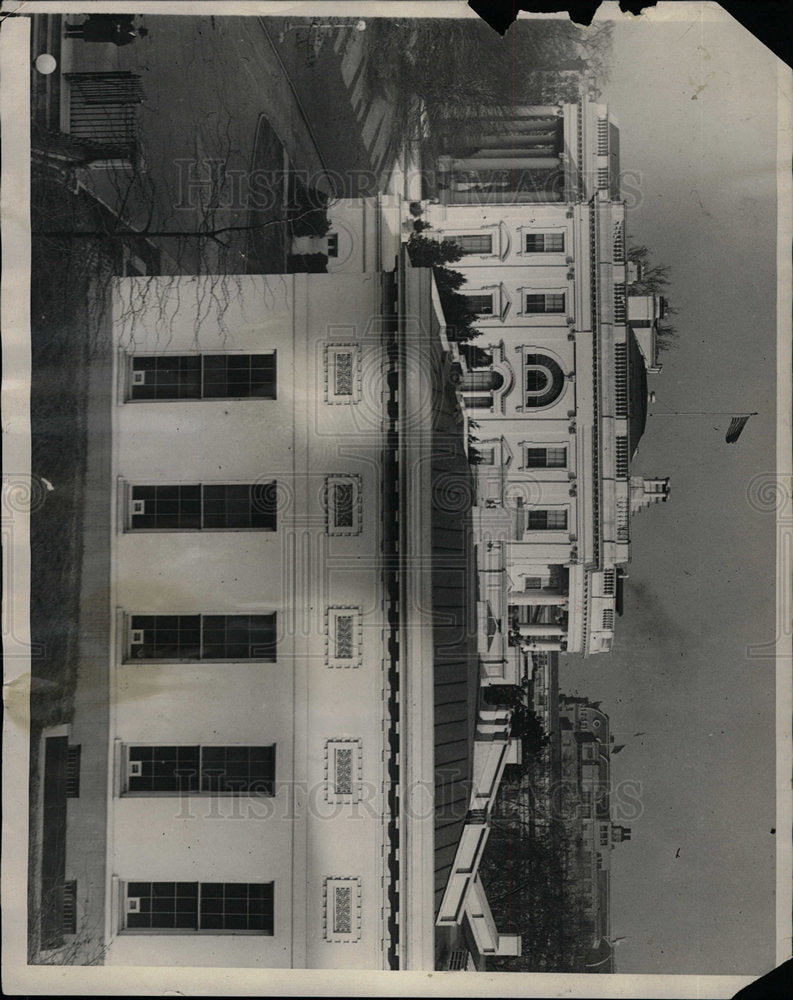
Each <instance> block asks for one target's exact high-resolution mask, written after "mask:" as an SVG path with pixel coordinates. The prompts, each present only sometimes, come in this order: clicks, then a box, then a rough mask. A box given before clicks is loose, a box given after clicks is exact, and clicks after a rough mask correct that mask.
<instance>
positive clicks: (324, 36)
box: [262, 18, 405, 195]
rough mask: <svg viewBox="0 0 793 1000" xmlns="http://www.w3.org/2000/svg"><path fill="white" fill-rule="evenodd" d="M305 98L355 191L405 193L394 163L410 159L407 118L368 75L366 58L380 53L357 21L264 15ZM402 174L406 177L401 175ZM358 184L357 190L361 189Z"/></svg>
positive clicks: (329, 161)
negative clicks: (327, 23)
mask: <svg viewBox="0 0 793 1000" xmlns="http://www.w3.org/2000/svg"><path fill="white" fill-rule="evenodd" d="M262 21H263V23H264V24H265V27H266V30H267V32H268V33H269V35H270V37H271V39H272V40H273V44H274V46H275V47H276V49H277V51H278V54H279V56H280V57H281V59H282V61H283V64H284V66H285V67H286V70H287V73H288V74H289V78H290V80H291V81H292V83H293V85H294V87H295V91H296V93H297V95H298V97H299V99H300V103H301V104H302V106H303V107H304V108H305V110H306V114H307V116H308V118H309V120H310V121H311V124H312V128H313V130H314V134H315V136H316V139H317V144H318V146H319V148H320V150H321V151H322V155H323V158H324V159H325V161H326V165H327V167H328V169H329V170H330V171H332V172H335V173H337V174H339V175H341V177H342V178H344V181H345V190H346V192H347V193H348V194H350V195H355V194H373V193H375V192H376V191H380V192H389V193H399V194H400V195H404V194H405V191H404V190H403V189H402V188H401V187H400V189H399V191H396V190H395V189H394V186H393V177H394V172H395V169H398V168H399V167H400V166H401V164H402V160H403V135H404V129H403V123H401V122H399V121H397V120H396V118H395V115H394V102H393V100H391V99H390V95H388V94H380V93H375V92H373V91H372V90H371V88H370V87H369V85H368V82H367V72H366V68H367V63H368V61H369V60H370V59H373V58H376V57H377V54H376V53H373V52H372V51H371V48H370V46H369V45H368V44H367V32H366V30H363V31H360V30H358V29H357V28H356V26H355V22H353V21H352V19H351V20H350V23H349V24H347V25H343V26H341V27H335V26H334V27H332V28H324V29H323V28H322V27H319V28H315V29H311V28H310V27H309V22H308V20H307V19H303V20H302V21H300V20H297V19H292V20H291V21H290V19H288V18H263V19H262ZM401 176H402V175H401V173H400V177H401ZM356 188H357V190H356Z"/></svg>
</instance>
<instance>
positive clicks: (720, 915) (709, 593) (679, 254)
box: [560, 4, 777, 975]
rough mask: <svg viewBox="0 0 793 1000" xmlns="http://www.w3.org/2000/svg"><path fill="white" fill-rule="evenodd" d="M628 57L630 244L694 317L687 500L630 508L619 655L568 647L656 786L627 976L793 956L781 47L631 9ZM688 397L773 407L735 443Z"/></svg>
mask: <svg viewBox="0 0 793 1000" xmlns="http://www.w3.org/2000/svg"><path fill="white" fill-rule="evenodd" d="M674 6H676V7H677V6H678V5H677V4H675V5H674ZM691 6H692V7H693V6H694V5H691ZM614 56H615V65H614V69H613V71H612V75H611V79H610V82H609V83H608V84H607V85H606V87H605V88H604V99H605V100H607V101H608V103H609V105H610V107H611V109H612V111H613V112H614V113H615V114H616V116H617V118H618V120H619V123H620V145H621V159H622V164H621V166H622V169H623V171H631V172H632V173H633V174H634V175H635V176H634V179H633V180H632V181H631V188H632V193H630V194H629V195H628V196H629V198H630V199H631V201H629V216H628V220H629V221H628V228H629V231H630V234H631V241H632V242H633V243H635V244H646V245H647V246H648V247H649V249H650V252H651V256H652V258H653V259H654V260H655V261H656V262H659V263H666V264H670V265H671V268H672V271H671V284H670V287H669V299H670V301H671V303H672V304H673V305H674V306H675V307H676V308H677V310H678V315H677V316H675V317H674V322H675V325H676V326H677V329H678V332H679V339H678V341H677V344H676V346H675V347H674V348H673V349H672V350H671V351H667V352H665V353H664V354H663V355H662V361H663V365H664V368H663V372H662V373H661V374H660V375H656V376H649V388H650V389H651V390H655V392H656V394H657V400H656V402H655V403H654V404H651V405H650V416H649V417H648V421H647V430H646V433H645V436H644V438H643V439H642V441H641V444H640V447H639V452H638V454H637V455H636V458H635V459H634V465H633V469H632V472H633V473H637V472H638V473H641V474H644V475H648V476H670V477H671V497H670V499H669V501H668V503H667V504H665V505H663V506H661V505H657V506H655V507H654V508H651V509H649V510H646V511H643V512H642V513H641V514H639V515H638V516H637V518H636V519H635V520H634V522H633V527H632V537H631V541H632V561H631V564H630V566H629V568H628V572H629V574H630V577H629V579H628V580H627V581H626V585H625V600H624V609H625V610H624V617H622V618H621V619H618V622H617V630H616V641H615V644H614V649H613V652H612V654H610V655H609V654H605V655H603V654H601V655H598V656H592V657H588V658H586V659H584V658H583V657H572V656H570V657H566V658H563V659H562V666H561V670H560V686H561V688H562V690H563V691H566V692H573V691H576V690H577V691H578V692H580V693H581V694H586V695H588V696H590V697H592V698H594V699H598V698H601V699H603V708H604V710H605V711H607V712H608V713H609V715H610V717H611V727H612V732H613V733H615V734H616V738H617V740H616V741H617V743H621V742H625V743H626V747H625V749H624V750H622V751H621V752H620V753H619V754H618V755H616V756H615V757H614V762H613V768H612V779H613V782H614V783H615V785H616V786H618V787H619V785H620V783H622V782H640V783H641V788H642V792H641V796H640V799H641V813H640V815H639V816H638V817H636V818H633V817H627V818H626V820H625V821H626V822H627V825H629V826H631V827H632V830H633V834H632V840H631V842H630V843H626V844H622V845H618V846H617V847H616V848H615V850H614V852H613V855H612V870H613V874H612V880H611V881H612V888H611V892H612V912H611V930H612V936H613V937H619V936H624V938H625V939H624V940H623V941H621V942H620V943H619V945H618V947H617V950H616V953H615V957H616V969H617V971H618V972H637V973H653V972H676V973H699V974H714V973H719V974H736V975H759V974H761V973H764V972H766V971H768V970H769V969H771V968H773V966H774V965H775V964H776V960H775V930H774V927H775V925H774V882H775V834H774V833H773V832H772V831H773V828H774V827H775V791H774V785H775V780H774V767H775V744H774V670H775V661H774V660H773V659H769V658H761V657H757V656H753V655H749V654H748V653H747V648H748V647H749V646H752V645H757V644H762V643H765V642H769V641H771V640H773V638H774V632H775V628H774V579H775V522H774V516H773V514H772V513H768V512H764V511H762V510H758V509H757V508H758V502H757V500H756V493H757V481H756V480H755V477H756V476H760V475H763V474H764V473H766V474H773V472H774V469H775V432H776V412H775V386H776V311H775V310H776V283H775V270H776V212H777V209H776V181H775V174H774V170H775V160H776V136H777V99H776V93H777V60H776V59H775V57H774V56H773V55H772V54H771V53H770V52H768V50H766V49H765V48H763V47H762V46H761V45H760V43H758V42H756V41H755V40H754V39H753V38H752V37H751V36H750V35H748V34H747V33H746V32H744V30H743V29H742V28H741V26H740V25H739V24H738V23H737V22H734V21H730V20H728V19H725V20H724V21H722V22H721V23H677V24H658V23H656V24H649V23H647V22H646V20H645V19H644V18H638V19H634V18H628V17H626V18H625V19H624V20H623V21H622V23H619V22H618V23H617V25H616V27H615V45H614ZM637 177H638V183H637V180H636V178H637ZM633 189H635V191H634V190H633ZM671 410H676V411H684V410H714V411H723V410H726V411H729V410H734V412H736V413H739V412H743V411H752V410H758V411H760V413H759V415H758V416H756V417H753V418H752V419H751V420H750V421H749V423H748V425H747V427H746V429H745V430H744V432H743V434H742V436H741V438H740V441H739V442H737V443H736V444H732V445H727V444H725V442H724V435H725V431H726V426H727V424H728V423H729V417H726V418H725V417H713V418H711V417H707V416H706V417H683V416H678V417H671V416H670V417H664V416H662V415H661V411H671ZM753 481H754V485H752V484H753ZM753 497H755V499H754V501H753V500H752V498H753ZM759 506H762V504H760V505H759ZM638 732H642V733H645V735H643V736H638V737H634V736H633V734H634V733H638Z"/></svg>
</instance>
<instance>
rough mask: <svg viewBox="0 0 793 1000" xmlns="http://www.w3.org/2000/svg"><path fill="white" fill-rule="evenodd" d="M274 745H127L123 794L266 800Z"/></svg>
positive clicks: (270, 787) (271, 787)
mask: <svg viewBox="0 0 793 1000" xmlns="http://www.w3.org/2000/svg"><path fill="white" fill-rule="evenodd" d="M274 783H275V746H130V747H128V748H127V768H126V782H125V786H124V787H125V790H126V791H127V792H133V793H142V794H153V793H160V794H171V795H178V794H183V795H218V794H224V795H272V794H273V792H274Z"/></svg>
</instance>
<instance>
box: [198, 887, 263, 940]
mask: <svg viewBox="0 0 793 1000" xmlns="http://www.w3.org/2000/svg"><path fill="white" fill-rule="evenodd" d="M272 888H273V887H272V883H267V884H258V883H247V882H225V883H219V882H215V883H204V884H202V886H201V930H241V931H259V932H260V933H264V934H272V932H273V892H272Z"/></svg>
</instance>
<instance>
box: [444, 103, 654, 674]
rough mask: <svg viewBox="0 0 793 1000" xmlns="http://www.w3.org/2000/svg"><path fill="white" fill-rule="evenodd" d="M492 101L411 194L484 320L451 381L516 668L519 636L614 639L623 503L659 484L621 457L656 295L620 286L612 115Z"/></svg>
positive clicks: (550, 641)
mask: <svg viewBox="0 0 793 1000" xmlns="http://www.w3.org/2000/svg"><path fill="white" fill-rule="evenodd" d="M505 114H506V117H505V118H504V119H503V121H500V122H497V123H496V124H495V125H494V124H492V121H491V124H490V129H491V132H492V133H493V134H490V135H485V136H483V137H482V138H481V144H482V145H481V147H480V148H478V149H474V150H472V149H470V148H469V149H468V150H467V151H466V152H465V154H464V155H463V156H455V157H452V156H449V157H445V158H441V162H440V165H439V166H440V177H441V182H440V184H441V186H440V187H439V199H438V200H437V203H428V204H427V205H426V220H427V221H428V222H429V223H430V225H431V227H432V229H431V230H430V233H431V234H432V235H433V236H435V237H437V238H438V239H448V240H453V241H454V242H456V243H458V244H459V245H460V246H461V247H462V249H463V254H464V256H463V257H462V259H461V260H460V261H459V262H457V263H455V264H454V265H452V266H453V267H454V268H455V269H458V270H459V271H461V272H462V273H463V274H464V275H465V278H466V284H465V285H464V286H463V288H462V289H461V291H462V293H463V294H465V295H466V296H468V297H469V299H470V303H471V309H472V311H473V312H476V313H477V314H478V318H477V323H476V325H477V327H478V328H479V329H480V330H481V331H482V336H481V337H479V338H478V339H477V340H476V341H475V342H474V343H475V345H476V347H475V348H473V350H469V349H467V348H465V349H463V351H462V352H461V370H462V376H461V378H462V381H461V385H460V388H461V391H462V394H463V398H464V400H465V404H466V408H467V411H468V415H469V417H470V419H471V420H472V421H473V422H474V430H473V434H474V436H475V437H476V438H477V441H476V442H475V449H476V453H477V454H478V458H479V462H480V464H479V466H478V484H479V485H478V502H479V511H478V531H479V539H480V547H481V549H482V551H481V554H480V561H479V564H480V567H482V566H486V567H487V570H488V572H489V573H490V576H489V578H488V583H487V594H488V597H487V601H488V602H489V605H490V612H489V616H490V618H492V619H493V620H495V621H496V622H500V623H501V626H500V646H498V645H494V644H493V642H491V643H490V649H491V650H492V651H493V653H494V655H493V656H492V657H491V660H492V666H491V667H489V668H488V669H489V676H490V678H491V682H499V681H500V682H502V683H503V682H504V681H505V680H514V679H515V678H517V677H519V676H520V671H521V666H520V663H519V662H518V658H519V653H518V648H521V649H522V650H523V651H524V652H525V651H532V650H534V651H550V650H561V651H565V650H566V651H568V652H582V653H584V654H585V655H586V654H590V653H597V652H603V651H607V650H609V649H610V648H611V643H612V638H613V633H614V618H615V598H616V592H617V584H618V577H619V571H620V568H621V567H623V566H624V565H625V564H626V563H627V562H628V561H629V558H630V550H629V542H630V523H631V513H632V510H635V509H636V506H637V503H638V502H639V494H641V495H642V501H641V502H642V505H644V503H645V501H646V499H647V497H648V495H649V493H651V494H652V499H653V500H665V499H666V498H667V496H668V492H669V490H668V480H657V479H656V480H653V486H652V487H648V489H647V490H645V489H643V488H642V487H641V485H640V484H637V483H636V482H635V481H632V479H631V474H630V473H631V460H632V458H633V456H634V455H635V453H636V449H637V447H638V444H639V439H640V437H641V435H642V432H643V430H644V424H645V420H646V412H647V373H648V371H649V372H653V373H657V372H659V371H660V365H659V364H658V361H657V343H656V336H655V334H656V332H657V321H658V318H659V316H660V315H661V308H662V302H659V301H658V300H657V299H655V298H654V297H642V298H641V299H634V298H632V297H630V296H629V295H628V287H629V283H630V280H631V279H632V278H633V273H632V272H631V273H629V265H628V261H627V254H626V205H625V202H624V201H622V200H620V188H619V184H620V176H619V128H618V124H617V122H616V120H615V119H614V117H613V116H612V115H611V114H610V112H609V111H608V108H607V107H606V106H605V105H596V104H592V103H588V102H583V101H582V102H580V103H579V104H570V105H564V106H559V107H555V106H548V107H526V108H512V109H510V110H509V112H508V113H505ZM648 491H649V492H648ZM499 569H500V570H501V571H502V578H501V582H500V584H499V583H498V582H496V577H495V576H493V574H494V572H496V571H497V570H499ZM487 617H488V613H487V612H485V611H483V612H482V618H483V620H485V619H486V618H487ZM510 636H511V640H510ZM516 643H517V644H518V645H516Z"/></svg>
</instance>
